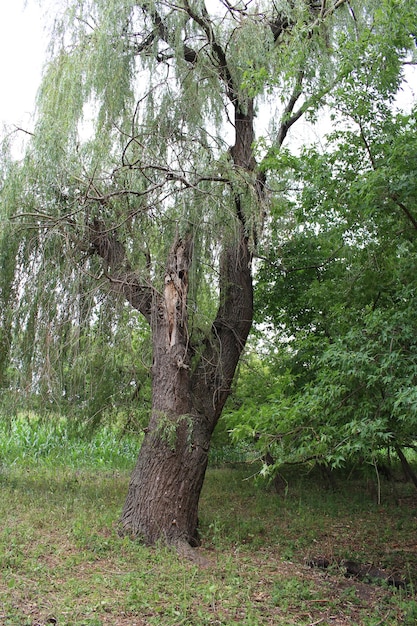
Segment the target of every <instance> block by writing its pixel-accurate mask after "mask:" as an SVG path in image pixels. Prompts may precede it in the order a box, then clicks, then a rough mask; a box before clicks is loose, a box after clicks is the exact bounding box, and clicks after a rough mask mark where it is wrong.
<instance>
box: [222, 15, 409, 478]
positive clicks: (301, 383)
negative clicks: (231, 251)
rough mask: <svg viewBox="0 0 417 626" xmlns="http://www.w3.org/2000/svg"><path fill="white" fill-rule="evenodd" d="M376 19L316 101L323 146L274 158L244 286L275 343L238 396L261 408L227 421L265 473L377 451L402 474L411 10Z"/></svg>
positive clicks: (359, 458)
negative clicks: (265, 212)
mask: <svg viewBox="0 0 417 626" xmlns="http://www.w3.org/2000/svg"><path fill="white" fill-rule="evenodd" d="M387 6H388V5H386V6H385V7H384V8H385V9H386V8H387ZM375 17H376V18H377V17H378V18H379V19H381V22H380V27H381V28H378V27H377V24H378V19H375V21H374V28H373V29H372V30H369V31H360V33H361V35H359V34H358V37H357V38H356V40H352V41H351V42H350V43H349V45H348V46H347V48H346V53H347V57H346V62H347V63H350V62H351V59H355V58H360V59H361V63H360V64H359V65H357V66H355V68H354V69H353V68H352V71H351V72H350V73H349V74H346V76H345V78H344V79H343V80H342V81H341V82H340V84H339V85H338V88H337V89H336V90H334V91H333V92H332V94H331V96H330V97H329V99H328V103H329V105H330V106H331V112H332V116H333V118H334V122H335V128H337V130H336V131H334V132H333V133H331V134H330V135H329V136H328V137H327V141H326V143H325V144H324V149H323V148H321V147H310V148H306V149H304V150H303V151H302V153H301V155H299V156H294V155H293V154H291V153H290V152H288V151H281V153H280V155H278V156H277V165H276V169H277V175H278V176H280V177H281V176H282V172H284V171H285V172H287V174H288V176H289V177H291V179H292V180H293V187H292V191H291V193H289V194H286V196H285V197H283V198H282V200H281V203H277V204H276V207H275V209H274V216H273V218H272V225H271V230H272V233H273V241H274V243H275V245H274V246H272V247H270V248H266V249H265V250H264V261H263V263H262V267H261V268H260V270H259V274H258V280H259V283H258V285H257V290H256V293H257V295H258V300H257V305H256V309H257V319H258V321H259V322H260V323H261V324H263V325H264V326H265V325H269V336H270V337H277V341H276V342H275V343H274V344H273V350H272V351H271V352H270V353H269V354H268V355H267V357H266V358H263V360H262V363H263V368H264V372H266V374H267V376H268V377H269V381H268V384H267V385H265V384H264V385H263V387H261V386H260V385H258V387H257V389H255V390H252V391H251V392H250V395H253V396H254V397H255V398H256V400H255V402H256V404H257V406H258V407H260V408H259V409H258V410H257V411H256V412H255V411H253V410H252V411H251V410H250V402H249V403H247V402H246V394H245V393H244V397H243V402H242V405H241V408H240V414H239V413H238V414H235V415H234V416H233V417H232V420H234V422H235V424H234V427H235V436H236V437H242V436H248V435H249V436H250V437H254V436H256V438H257V440H258V445H259V446H260V451H261V454H263V455H266V454H269V456H268V459H269V464H270V465H269V467H266V466H265V468H264V471H265V472H266V473H270V472H272V473H273V472H274V470H275V471H278V470H279V467H280V466H281V465H282V464H283V463H285V462H305V461H315V462H319V463H322V464H325V465H328V466H332V467H337V466H340V465H343V464H344V463H346V462H354V463H358V464H363V463H369V464H371V465H376V464H377V462H378V459H379V458H380V456H381V454H382V453H386V450H387V449H394V450H396V452H397V453H398V455H399V457H400V460H401V462H402V464H403V466H404V468H405V469H406V471H407V473H410V472H411V469H410V467H409V466H408V464H407V461H406V457H405V455H404V454H403V448H404V447H414V446H415V433H416V424H417V412H416V409H417V404H416V397H417V396H416V384H417V378H416V373H417V345H416V330H417V329H416V318H415V310H416V306H417V301H416V288H417V283H416V278H415V277H416V272H417V267H416V261H415V259H416V251H417V250H416V245H417V237H416V236H417V228H416V227H417V205H416V198H417V194H416V191H417V187H416V171H415V157H416V149H417V133H416V129H417V126H416V122H417V116H416V115H417V112H416V109H415V108H413V109H412V111H411V112H410V113H407V114H405V113H401V112H398V111H396V106H395V99H396V97H397V95H398V91H399V89H401V80H402V78H403V71H404V68H405V67H406V66H407V65H408V64H409V63H413V62H414V61H415V54H416V50H415V43H414V40H413V38H412V37H411V36H410V33H412V32H414V30H413V24H414V25H415V24H416V20H417V13H416V11H415V10H414V12H413V13H412V12H410V13H404V15H399V14H397V15H395V16H394V14H392V13H389V12H387V13H386V14H385V15H383V14H382V13H378V14H377V15H376V16H375ZM407 20H409V21H408V22H407ZM406 23H408V26H407V27H406V28H404V25H405V24H406ZM392 42H396V45H398V44H399V43H400V42H402V45H403V49H404V55H403V56H402V55H398V54H397V53H396V52H395V50H394V48H393V47H392V45H391V44H392ZM408 46H410V47H409V52H408V53H407V52H406V50H407V48H408ZM370 68H372V71H371V70H370ZM277 251H278V254H277ZM267 352H268V351H267ZM265 389H267V393H266V394H265ZM242 391H243V390H241V393H242ZM262 394H263V395H262ZM252 409H253V406H252ZM231 425H232V426H233V424H231ZM414 480H415V478H414ZM416 484H417V481H416Z"/></svg>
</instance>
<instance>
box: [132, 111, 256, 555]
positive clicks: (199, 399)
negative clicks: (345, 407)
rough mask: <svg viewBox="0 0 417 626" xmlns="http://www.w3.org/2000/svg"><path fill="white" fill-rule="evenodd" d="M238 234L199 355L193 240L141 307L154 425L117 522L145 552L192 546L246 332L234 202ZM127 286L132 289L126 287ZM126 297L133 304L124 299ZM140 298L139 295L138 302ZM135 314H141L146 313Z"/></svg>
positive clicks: (248, 278) (240, 149)
mask: <svg viewBox="0 0 417 626" xmlns="http://www.w3.org/2000/svg"><path fill="white" fill-rule="evenodd" d="M252 142H253V107H252V105H250V106H249V107H248V112H247V113H245V114H242V113H241V112H240V111H239V110H237V111H236V144H235V146H234V147H233V150H232V152H231V154H232V156H233V160H234V163H235V165H236V167H237V168H242V169H245V170H246V171H248V170H252V168H253V167H254V160H253V157H251V149H252ZM233 201H234V202H235V214H236V230H235V232H234V234H233V235H229V238H227V237H225V239H224V241H223V242H222V244H223V251H222V257H221V261H220V268H219V269H220V284H219V287H220V294H219V295H220V304H219V309H218V312H217V316H216V319H215V320H214V322H213V325H212V328H211V331H210V332H209V333H208V334H207V337H206V339H205V340H203V341H201V338H200V340H199V341H200V343H199V345H198V346H195V345H193V343H192V337H190V336H189V332H188V318H187V290H188V270H189V265H190V262H191V257H192V240H191V239H187V238H185V239H180V238H177V239H176V241H175V242H174V245H173V247H172V249H171V253H170V255H169V258H168V263H167V267H166V271H165V281H164V289H163V293H159V292H156V290H154V291H153V292H152V302H149V301H148V300H146V299H143V300H142V301H141V302H145V303H146V305H147V307H148V308H147V309H146V310H145V314H147V311H148V310H149V311H150V314H149V315H147V317H148V319H149V321H150V323H151V327H152V336H153V351H154V360H153V367H152V379H153V383H152V384H153V388H152V392H153V394H152V395H153V401H152V415H151V420H150V423H149V427H148V429H147V432H146V435H145V439H144V442H143V444H142V447H141V450H140V453H139V459H138V462H137V465H136V468H135V469H134V471H133V474H132V478H131V482H130V485H129V490H128V494H127V498H126V502H125V506H124V509H123V512H122V517H121V529H122V531H123V532H124V533H127V534H130V535H132V536H134V537H140V538H142V539H143V540H144V541H145V542H146V543H155V542H156V541H158V540H163V541H167V542H168V543H171V544H173V543H174V544H180V543H182V544H184V543H185V542H186V543H187V544H190V545H196V544H197V543H198V531H197V525H198V502H199V498H200V493H201V489H202V486H203V482H204V476H205V472H206V468H207V460H208V453H209V447H210V440H211V435H212V432H213V430H214V428H215V426H216V423H217V421H218V419H219V417H220V414H221V412H222V409H223V406H224V404H225V402H226V400H227V397H228V396H229V394H230V391H231V385H232V381H233V377H234V374H235V371H236V367H237V364H238V362H239V358H240V355H241V353H242V351H243V349H244V347H245V343H246V340H247V337H248V334H249V331H250V328H251V324H252V318H253V289H252V275H251V260H252V257H251V251H250V247H249V236H248V233H247V230H246V224H245V216H244V210H243V207H242V205H241V196H240V194H239V193H238V192H237V191H236V193H235V195H234V200H233ZM133 283H134V281H133V282H132V284H133ZM125 292H127V293H126V297H128V298H129V301H132V300H133V298H132V294H131V292H130V291H128V290H127V289H125ZM140 295H141V297H142V298H144V296H143V294H140ZM144 308H145V307H144V306H142V308H141V310H142V311H143V310H144Z"/></svg>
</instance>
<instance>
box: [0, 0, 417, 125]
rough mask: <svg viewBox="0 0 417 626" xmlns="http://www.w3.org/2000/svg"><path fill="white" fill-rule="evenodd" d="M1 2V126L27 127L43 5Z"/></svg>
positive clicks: (41, 42)
mask: <svg viewBox="0 0 417 626" xmlns="http://www.w3.org/2000/svg"><path fill="white" fill-rule="evenodd" d="M0 3H1V7H0V85H1V88H0V128H1V127H2V126H3V124H7V125H10V126H12V125H16V126H22V127H24V128H26V129H29V130H30V127H31V114H32V113H33V111H34V101H35V95H36V91H37V89H38V87H39V83H40V77H41V71H42V67H43V63H44V60H45V54H46V50H45V49H46V46H47V40H48V37H47V35H46V33H45V26H46V21H47V20H46V17H45V12H44V11H45V9H40V8H39V6H38V2H37V0H0ZM44 4H49V7H50V14H51V12H53V9H52V11H51V8H52V7H53V4H54V2H53V0H51V1H50V2H48V3H44ZM57 4H59V2H57ZM25 5H26V7H25ZM50 14H49V15H48V21H49V19H50V17H51V15H50ZM410 75H411V76H410V79H409V84H408V87H407V88H406V89H405V92H403V94H402V97H401V98H400V100H401V101H402V102H401V104H403V105H404V104H405V108H406V109H407V108H409V106H410V103H411V102H412V101H413V100H415V92H414V87H416V86H417V84H416V82H417V81H416V72H415V71H414V72H411V71H410ZM404 101H405V102H404Z"/></svg>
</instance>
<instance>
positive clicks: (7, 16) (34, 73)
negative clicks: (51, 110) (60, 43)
mask: <svg viewBox="0 0 417 626" xmlns="http://www.w3.org/2000/svg"><path fill="white" fill-rule="evenodd" d="M0 3H1V7H0V85H1V91H0V128H1V127H3V124H7V125H11V126H12V125H16V126H24V127H25V128H28V129H30V124H31V119H30V118H31V113H33V110H34V101H35V96H36V91H37V89H38V87H39V82H40V75H41V71H42V66H43V62H44V59H45V49H46V45H47V38H46V36H45V32H44V25H45V19H44V13H43V10H42V9H40V8H39V6H38V3H37V2H36V0H0ZM25 4H26V5H27V6H26V8H24V7H25Z"/></svg>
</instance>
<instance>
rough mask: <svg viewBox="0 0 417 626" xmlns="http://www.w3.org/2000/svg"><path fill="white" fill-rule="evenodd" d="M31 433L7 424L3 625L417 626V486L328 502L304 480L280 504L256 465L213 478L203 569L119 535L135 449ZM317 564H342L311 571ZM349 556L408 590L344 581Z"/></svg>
mask: <svg viewBox="0 0 417 626" xmlns="http://www.w3.org/2000/svg"><path fill="white" fill-rule="evenodd" d="M27 421H29V422H30V420H23V421H22V424H23V425H20V426H19V424H15V425H14V426H13V428H14V430H13V429H12V430H11V424H9V425H4V424H3V425H2V426H0V440H1V444H0V446H1V448H0V449H1V455H2V457H1V458H2V459H3V462H2V466H1V470H0V490H1V493H0V519H1V520H2V524H1V526H0V573H1V576H0V597H1V598H2V604H0V624H1V626H41V625H42V626H44V625H46V624H57V625H59V626H110V625H111V626H134V625H136V626H151V625H153V624H155V625H156V624H162V625H164V626H169V625H172V626H180V625H185V624H188V625H190V626H191V625H193V626H194V625H205V624H207V625H208V624H213V625H215V624H216V625H225V626H229V625H230V626H231V625H235V624H236V625H237V624H242V625H247V626H258V625H272V624H274V625H275V624H277V625H282V626H290V625H291V624H297V625H300V626H307V625H313V624H314V625H315V624H317V625H318V624H322V625H330V624H331V625H339V626H340V625H344V624H346V625H347V624H349V625H355V624H356V625H363V626H377V624H390V625H391V626H395V625H397V624H398V625H399V624H405V625H409V626H411V625H414V624H415V623H417V598H416V596H415V595H414V583H415V581H416V580H417V525H416V519H417V493H415V490H413V489H412V488H411V487H410V485H408V484H405V483H402V482H398V483H397V484H396V490H395V493H393V491H392V487H391V485H389V484H388V483H383V489H382V504H381V505H377V503H376V502H375V501H374V499H373V498H372V495H370V494H369V489H368V485H367V484H366V483H363V481H360V480H356V479H353V478H351V479H350V480H349V481H347V480H345V479H343V480H342V479H340V480H339V481H338V489H337V490H335V491H330V490H326V489H324V488H323V485H322V483H321V477H320V476H319V475H315V474H314V473H309V474H307V473H305V472H304V471H303V470H298V473H297V474H294V475H292V476H291V475H289V476H287V479H288V490H287V493H286V495H285V496H284V495H277V494H275V493H274V492H272V491H271V490H269V489H267V488H266V487H265V486H263V485H259V484H257V483H256V482H255V481H254V480H253V479H252V478H250V477H251V476H252V475H253V473H254V468H253V466H252V465H247V464H241V465H239V466H236V467H234V468H231V467H216V468H211V469H210V470H209V471H208V475H207V480H206V483H205V486H204V490H203V494H202V498H201V506H200V518H201V533H202V537H203V545H202V548H201V549H200V550H201V552H202V553H203V555H204V556H205V557H206V559H207V560H208V561H209V566H208V567H205V568H199V567H198V566H197V565H195V564H192V563H190V562H188V561H183V560H181V559H179V558H178V556H177V554H176V553H174V552H172V551H171V550H169V549H168V548H166V547H164V546H158V547H156V548H147V547H145V546H143V545H140V544H139V543H137V542H132V541H130V540H128V539H125V538H123V539H121V538H120V537H119V536H118V534H117V520H118V517H119V515H120V511H121V507H122V505H123V500H124V496H125V493H126V489H127V483H128V479H129V472H130V470H131V468H132V466H133V464H134V462H135V457H136V452H137V447H138V442H135V440H134V438H133V437H126V438H120V437H118V436H117V434H116V433H114V432H112V431H109V430H107V431H101V432H100V433H97V434H96V435H94V437H91V438H90V439H82V438H80V437H74V436H73V434H71V433H70V432H69V430H68V429H67V428H66V427H65V426H63V425H62V424H61V425H60V426H59V428H55V429H54V428H53V427H52V426H51V425H50V424H48V425H44V424H42V423H41V422H38V423H37V425H36V424H35V422H32V423H31V424H30V425H29V426H27V424H26V422H27ZM43 428H45V432H43V434H42V429H43ZM2 429H3V430H2ZM48 429H49V430H48ZM6 433H8V437H6V436H5V434H6ZM48 433H49V435H48ZM34 437H38V439H37V443H36V445H38V446H39V447H36V445H35V444H34ZM46 442H49V443H48V444H47V445H46ZM59 449H60V450H61V453H60V454H58V451H59ZM397 502H399V504H397ZM317 556H326V557H327V558H330V559H332V563H333V564H332V565H331V567H330V568H328V569H327V570H319V569H317V568H310V567H308V566H307V565H306V562H307V561H308V560H309V559H311V558H314V557H317ZM347 557H348V558H350V559H357V560H358V561H361V562H363V563H373V564H374V565H375V566H377V567H381V568H385V569H389V570H395V571H397V572H398V573H399V574H401V575H402V576H405V577H407V578H408V579H410V580H411V582H412V584H411V585H410V586H409V587H408V588H407V589H405V590H404V589H400V590H397V589H395V588H389V587H387V586H384V585H382V584H376V583H375V581H372V582H371V583H366V582H363V581H359V580H355V579H350V578H345V576H344V573H343V571H342V569H341V568H340V567H339V566H338V565H337V562H338V560H339V559H343V558H347Z"/></svg>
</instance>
